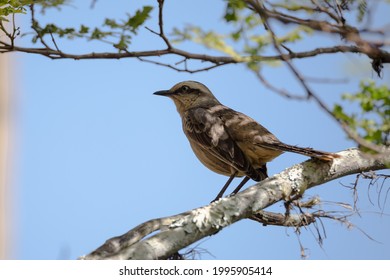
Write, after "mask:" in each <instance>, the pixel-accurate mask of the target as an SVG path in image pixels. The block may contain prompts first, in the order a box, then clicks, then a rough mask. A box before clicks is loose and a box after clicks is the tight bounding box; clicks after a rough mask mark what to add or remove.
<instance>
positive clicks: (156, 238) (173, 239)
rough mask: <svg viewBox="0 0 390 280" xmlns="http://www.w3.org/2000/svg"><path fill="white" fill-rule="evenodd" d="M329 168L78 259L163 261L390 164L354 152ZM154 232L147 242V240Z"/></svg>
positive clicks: (298, 168) (301, 170)
mask: <svg viewBox="0 0 390 280" xmlns="http://www.w3.org/2000/svg"><path fill="white" fill-rule="evenodd" d="M339 155H341V158H339V159H335V160H334V161H333V162H332V163H328V162H321V161H318V160H313V159H312V160H308V161H306V162H303V163H300V164H297V165H294V166H292V167H290V168H288V169H286V170H285V171H283V172H281V173H279V174H277V175H275V176H273V177H270V178H268V179H266V180H264V181H262V182H259V183H257V184H255V185H254V186H252V187H249V188H248V189H246V190H245V191H242V192H240V193H238V194H236V195H234V196H232V197H227V198H223V199H220V200H218V201H216V202H214V203H212V204H210V205H207V206H204V207H200V208H197V209H193V210H191V211H188V212H185V213H181V214H178V215H175V216H172V217H167V218H160V219H154V220H150V221H148V222H145V223H143V224H141V225H139V226H137V227H136V228H134V229H132V230H130V231H129V232H127V233H125V234H124V235H122V236H118V237H114V238H111V239H109V240H107V241H106V243H105V244H104V245H102V246H101V247H99V248H98V249H96V250H95V251H93V252H92V253H90V254H88V255H86V256H84V257H82V259H164V258H167V257H169V256H170V255H172V254H173V253H175V252H177V251H179V250H180V249H182V248H185V247H186V246H188V245H190V244H192V243H194V242H196V241H198V240H200V239H202V238H204V237H206V236H210V235H213V234H216V233H217V232H218V231H220V230H221V229H223V228H224V227H226V226H228V225H230V224H232V223H235V222H237V221H239V220H241V219H245V218H249V217H251V216H252V215H253V214H255V213H256V212H259V211H261V210H262V209H264V208H266V207H268V206H270V205H272V204H274V203H276V202H278V201H280V200H284V199H289V198H290V197H291V196H292V195H294V194H297V193H303V192H304V190H306V189H307V188H311V187H314V186H317V185H320V184H323V183H326V182H328V181H331V180H334V179H337V178H340V177H343V176H347V175H350V174H354V173H360V172H364V171H368V170H379V169H384V168H386V164H389V163H390V159H389V158H375V159H374V158H372V157H369V156H366V155H364V154H363V153H361V152H360V151H359V150H357V149H351V150H346V151H343V152H340V153H339ZM155 231H159V232H157V233H156V234H154V235H153V236H151V237H148V235H149V234H151V233H153V232H155Z"/></svg>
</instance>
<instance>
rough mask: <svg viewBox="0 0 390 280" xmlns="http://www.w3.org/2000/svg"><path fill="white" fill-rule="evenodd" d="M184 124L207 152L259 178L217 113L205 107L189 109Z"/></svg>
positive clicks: (252, 176)
mask: <svg viewBox="0 0 390 280" xmlns="http://www.w3.org/2000/svg"><path fill="white" fill-rule="evenodd" d="M183 125H184V130H185V132H186V134H187V136H188V137H189V138H191V140H193V141H195V142H196V143H197V144H198V145H200V146H202V148H203V149H205V150H207V152H210V153H211V154H213V155H214V156H215V157H217V158H218V159H220V160H221V161H223V162H225V163H226V164H228V165H230V166H232V167H233V168H234V169H236V170H238V171H240V172H244V173H245V174H247V176H249V177H251V178H252V179H255V178H257V177H256V176H257V173H258V172H257V171H255V170H254V168H253V167H252V165H251V163H250V162H249V160H248V158H247V157H246V156H245V154H244V153H243V151H242V150H241V149H240V147H239V146H238V145H237V143H236V142H235V141H234V139H233V138H232V137H231V136H230V135H229V133H228V131H227V129H226V127H225V124H224V123H223V121H222V120H221V118H220V117H219V116H218V115H217V114H212V113H211V112H209V111H208V110H207V109H205V108H195V109H192V110H189V111H187V113H186V114H185V116H184V119H183ZM255 180H256V179H255Z"/></svg>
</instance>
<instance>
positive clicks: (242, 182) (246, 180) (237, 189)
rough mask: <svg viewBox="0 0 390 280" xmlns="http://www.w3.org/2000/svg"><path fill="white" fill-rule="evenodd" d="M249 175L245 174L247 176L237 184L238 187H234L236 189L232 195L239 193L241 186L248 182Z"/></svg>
mask: <svg viewBox="0 0 390 280" xmlns="http://www.w3.org/2000/svg"><path fill="white" fill-rule="evenodd" d="M249 179H250V178H249V177H247V176H245V178H244V179H243V180H242V181H241V183H240V184H239V185H238V186H237V188H235V189H234V191H233V192H232V193H231V195H233V194H236V193H238V192H239V191H240V190H241V188H242V187H243V186H244V185H245V184H246V182H248V181H249Z"/></svg>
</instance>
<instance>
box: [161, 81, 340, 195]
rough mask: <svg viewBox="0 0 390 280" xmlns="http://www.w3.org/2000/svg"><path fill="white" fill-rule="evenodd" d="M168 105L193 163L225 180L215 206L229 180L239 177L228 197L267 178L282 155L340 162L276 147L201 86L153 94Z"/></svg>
mask: <svg viewBox="0 0 390 280" xmlns="http://www.w3.org/2000/svg"><path fill="white" fill-rule="evenodd" d="M154 94H155V95H159V96H166V97H169V98H170V99H172V100H173V102H174V104H175V105H176V109H177V111H178V113H179V115H180V117H181V120H182V128H183V132H184V134H185V135H186V137H187V139H188V141H189V143H190V146H191V148H192V150H193V152H194V153H195V155H196V157H197V158H198V159H199V160H200V162H201V163H203V165H205V166H206V167H207V168H208V169H210V170H211V171H214V172H216V173H218V174H222V175H225V176H229V179H228V180H227V182H226V183H225V185H224V186H223V187H222V189H221V191H220V192H219V193H218V194H217V196H216V198H215V199H214V200H213V201H212V202H214V201H217V200H219V199H220V198H221V197H223V194H224V193H225V191H226V189H227V188H228V186H229V185H230V183H231V182H232V180H233V179H234V178H235V177H244V179H243V180H242V181H241V183H240V184H239V185H238V186H237V187H236V188H235V189H234V191H233V192H232V195H234V194H236V193H238V192H239V191H240V189H241V188H242V187H243V186H244V185H245V184H246V182H247V181H248V180H250V179H252V180H254V181H257V182H259V181H261V180H264V179H266V178H267V177H268V174H267V166H266V164H267V163H268V162H270V161H271V160H273V159H274V158H276V157H278V156H279V155H281V154H282V153H283V152H293V153H298V154H302V155H305V156H308V157H312V158H317V159H319V160H322V161H332V160H333V159H335V158H338V157H340V156H339V155H337V154H335V153H329V152H323V151H319V150H314V149H312V148H302V147H298V146H294V145H288V144H285V143H283V142H281V141H280V140H279V139H278V138H277V137H276V136H275V135H274V134H272V133H271V132H270V131H269V130H268V129H266V128H265V127H264V126H262V125H261V124H259V123H258V122H256V121H255V120H254V119H252V118H251V117H249V116H247V115H245V114H243V113H241V112H238V111H235V110H233V109H231V108H229V107H227V106H225V105H223V104H222V103H221V102H219V101H218V99H217V98H216V97H215V96H214V95H213V93H212V92H211V91H210V90H209V89H208V88H207V87H206V86H205V85H204V84H202V83H200V82H197V81H184V82H180V83H177V84H176V85H174V86H173V87H172V88H171V89H169V90H159V91H156V92H155V93H154Z"/></svg>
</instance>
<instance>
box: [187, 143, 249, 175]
mask: <svg viewBox="0 0 390 280" xmlns="http://www.w3.org/2000/svg"><path fill="white" fill-rule="evenodd" d="M190 145H191V148H192V150H193V151H194V153H195V155H196V157H197V158H198V159H199V160H200V162H201V163H203V165H204V166H206V167H207V168H208V169H210V170H211V171H214V172H216V173H218V174H221V175H226V176H230V175H232V174H233V173H234V172H236V170H235V169H233V168H232V167H231V166H230V165H229V164H226V163H225V162H223V161H222V160H220V159H219V158H218V157H216V156H214V155H213V154H212V153H210V151H208V150H206V148H203V147H202V146H200V145H193V144H192V143H191V142H190ZM244 175H245V174H244V173H242V174H241V172H240V173H238V174H237V176H236V177H242V176H244Z"/></svg>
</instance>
